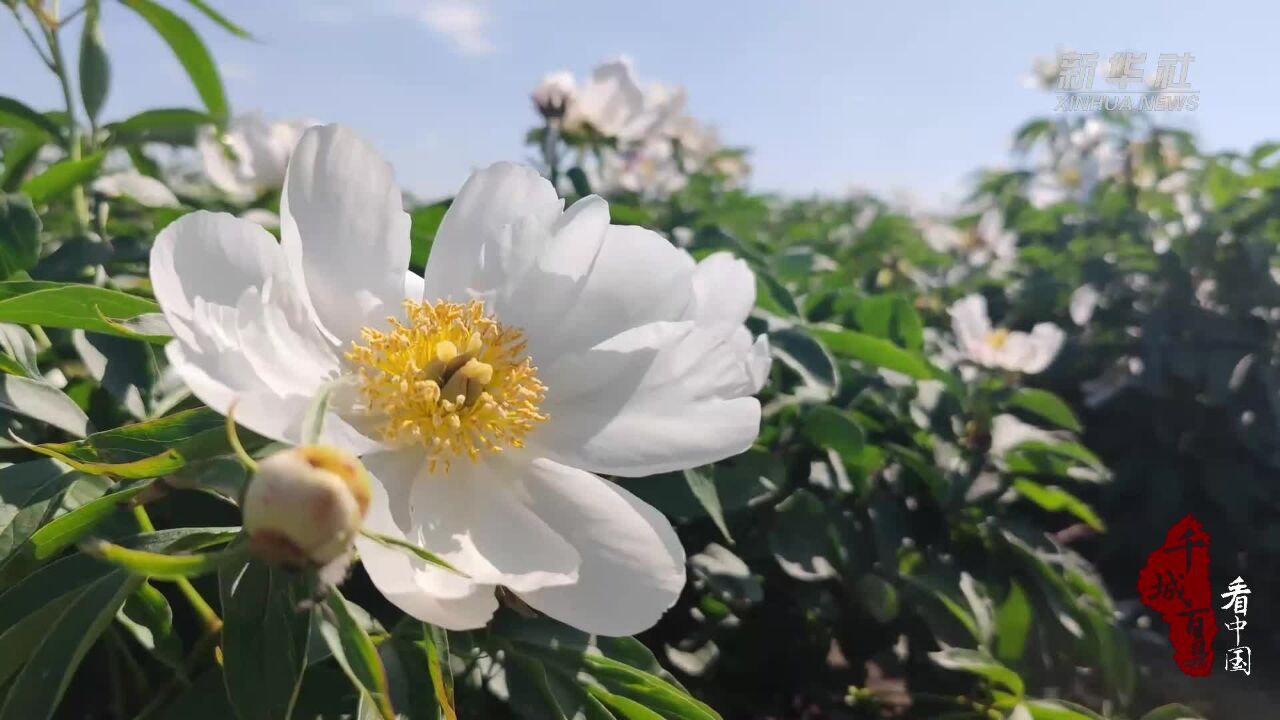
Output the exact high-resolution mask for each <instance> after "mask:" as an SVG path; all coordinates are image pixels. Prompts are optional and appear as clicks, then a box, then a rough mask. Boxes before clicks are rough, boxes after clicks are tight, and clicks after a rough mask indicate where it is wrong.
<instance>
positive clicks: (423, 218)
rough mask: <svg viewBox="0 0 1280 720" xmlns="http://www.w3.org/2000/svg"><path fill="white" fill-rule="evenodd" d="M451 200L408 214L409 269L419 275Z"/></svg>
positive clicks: (424, 265)
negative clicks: (409, 222) (409, 223)
mask: <svg viewBox="0 0 1280 720" xmlns="http://www.w3.org/2000/svg"><path fill="white" fill-rule="evenodd" d="M452 202H453V201H452V200H442V201H440V202H438V203H433V204H431V205H427V206H425V207H420V208H416V209H414V210H413V212H412V213H410V215H409V217H410V218H411V222H412V224H411V225H410V226H409V245H410V254H409V267H410V268H411V269H412V270H413V271H414V272H416V273H418V274H419V275H421V274H422V271H423V269H424V268H426V266H427V258H428V257H429V256H430V255H431V244H432V242H433V241H434V240H435V237H436V231H437V230H439V229H440V223H441V222H442V221H443V220H444V214H445V213H446V212H448V211H449V205H450V204H452Z"/></svg>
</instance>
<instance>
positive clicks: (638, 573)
mask: <svg viewBox="0 0 1280 720" xmlns="http://www.w3.org/2000/svg"><path fill="white" fill-rule="evenodd" d="M526 487H527V488H528V491H529V498H530V506H531V507H532V509H533V511H534V512H536V513H537V514H538V515H539V517H541V518H542V519H543V520H545V521H546V522H547V524H549V525H550V526H551V527H552V528H554V529H555V530H556V532H558V533H560V534H561V535H562V536H564V537H565V538H566V539H567V540H568V541H569V542H570V543H572V544H573V546H574V547H576V548H577V549H578V553H579V554H580V555H581V557H582V565H581V568H580V570H579V577H578V582H576V583H574V584H572V585H564V586H560V587H551V588H544V589H541V590H535V591H527V592H521V593H520V597H521V599H523V600H524V601H525V602H527V603H529V605H531V606H532V607H534V608H536V609H538V610H540V611H542V612H544V613H546V614H548V615H550V616H551V617H554V618H556V619H557V620H560V621H561V622H564V623H567V624H569V625H572V626H574V627H576V628H579V629H581V630H585V631H587V632H590V633H594V634H597V635H609V636H621V635H633V634H635V633H638V632H640V631H642V630H646V629H648V628H649V627H651V626H652V625H653V624H654V623H655V622H657V621H658V618H660V617H661V616H662V614H663V613H664V612H666V610H667V609H668V608H670V607H671V606H672V604H674V603H675V601H676V599H677V598H678V597H679V596H680V590H681V588H683V587H684V582H685V567H684V559H685V556H684V549H683V548H682V547H681V546H680V540H679V538H677V537H676V534H675V531H673V530H672V529H671V524H670V523H669V522H668V521H667V519H666V518H664V517H663V516H662V514H661V513H659V512H658V511H657V510H655V509H653V508H652V507H650V506H648V505H646V504H645V503H643V502H642V501H640V500H639V499H637V498H636V497H635V496H633V495H631V494H630V493H628V492H627V491H626V490H623V489H622V488H620V487H618V486H617V485H615V484H613V483H611V482H608V481H606V480H603V479H601V478H598V477H596V476H595V475H592V474H591V473H588V472H584V471H582V470H577V469H575V468H572V467H568V466H565V465H561V464H559V463H556V462H552V461H550V460H546V459H539V460H535V461H534V462H533V463H531V464H530V466H529V470H528V480H527V482H526Z"/></svg>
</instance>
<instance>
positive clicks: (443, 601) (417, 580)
mask: <svg viewBox="0 0 1280 720" xmlns="http://www.w3.org/2000/svg"><path fill="white" fill-rule="evenodd" d="M363 460H364V465H365V468H366V469H367V470H368V471H369V474H370V475H371V481H370V491H371V492H370V500H369V513H368V515H367V516H366V517H365V521H364V525H365V528H366V529H368V530H369V531H371V532H374V533H378V534H381V535H388V536H390V537H393V538H396V539H398V540H402V541H405V542H411V540H410V537H411V536H410V534H409V528H410V520H409V518H408V512H407V511H408V508H409V489H410V486H411V485H412V481H413V477H414V476H415V474H416V472H417V470H418V468H419V467H420V466H421V465H422V463H423V461H424V459H423V457H422V455H421V454H420V453H418V452H415V451H402V452H383V453H375V454H373V455H369V456H366V457H365V458H363ZM356 549H357V550H358V551H359V552H360V560H361V562H362V563H363V564H364V568H365V571H366V572H368V573H369V578H370V579H371V580H373V584H374V585H375V586H376V587H377V588H378V590H379V591H380V592H382V594H383V595H385V596H386V598H387V599H388V600H390V601H391V602H392V603H393V604H395V605H396V606H397V607H399V608H400V609H401V610H403V611H405V612H406V613H408V614H410V615H412V616H413V617H415V618H417V619H419V620H422V621H424V622H429V623H431V624H433V625H439V626H441V627H444V628H447V629H449V630H469V629H472V628H478V627H483V626H484V624H485V623H487V622H488V621H489V618H490V617H492V615H493V612H494V611H495V610H496V609H497V608H498V602H497V599H496V598H495V596H494V587H493V586H492V585H485V584H482V583H477V582H474V581H472V580H470V579H468V578H465V577H461V576H459V575H457V574H454V573H451V572H449V571H448V570H444V569H442V568H439V567H437V566H435V565H432V564H431V563H428V562H426V561H424V560H421V559H419V558H418V557H417V556H415V555H411V554H410V553H408V552H407V551H405V550H402V549H397V548H392V547H388V546H386V545H383V544H382V543H379V542H377V541H374V540H371V539H369V538H365V537H360V538H358V539H357V540H356Z"/></svg>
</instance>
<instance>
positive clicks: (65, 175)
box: [22, 153, 102, 203]
mask: <svg viewBox="0 0 1280 720" xmlns="http://www.w3.org/2000/svg"><path fill="white" fill-rule="evenodd" d="M101 165H102V153H94V154H93V155H90V156H89V157H86V158H81V159H80V160H71V159H67V160H60V161H58V162H56V163H54V164H52V165H50V166H49V167H48V168H46V169H45V171H44V172H42V173H40V174H39V175H36V176H35V177H33V178H31V179H30V180H28V181H26V182H25V183H23V185H22V192H24V193H26V194H27V195H29V196H30V197H31V201H32V202H33V203H43V202H45V201H47V200H50V199H52V198H54V197H57V196H58V195H60V194H62V193H64V192H68V191H69V190H71V188H73V187H75V186H76V185H82V184H84V183H86V182H88V181H89V180H92V179H93V177H94V175H97V173H98V168H99V167H100V166H101Z"/></svg>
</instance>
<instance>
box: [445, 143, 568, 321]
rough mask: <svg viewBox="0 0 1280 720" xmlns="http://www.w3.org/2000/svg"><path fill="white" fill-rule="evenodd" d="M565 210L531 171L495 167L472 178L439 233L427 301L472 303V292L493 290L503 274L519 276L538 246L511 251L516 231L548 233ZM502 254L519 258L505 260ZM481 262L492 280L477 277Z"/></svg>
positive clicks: (508, 165)
mask: <svg viewBox="0 0 1280 720" xmlns="http://www.w3.org/2000/svg"><path fill="white" fill-rule="evenodd" d="M563 207H564V203H563V201H561V200H560V198H559V197H558V196H557V195H556V191H555V188H553V187H552V186H551V183H550V182H548V181H547V180H546V179H545V178H543V177H542V176H540V175H538V173H537V172H536V171H534V170H533V169H532V168H528V167H524V166H521V165H515V164H513V163H496V164H494V165H491V166H489V167H487V168H485V169H483V170H480V171H478V172H476V173H473V174H472V175H471V177H470V178H468V179H467V182H466V184H464V185H463V186H462V189H461V190H459V191H458V196H457V197H455V198H454V199H453V203H452V204H451V205H450V206H449V210H448V211H447V212H446V213H445V215H444V219H443V220H442V221H441V222H440V228H439V229H438V230H437V231H436V238H435V241H434V242H433V243H432V245H431V255H430V257H429V258H428V259H427V267H426V272H425V273H424V274H423V279H424V281H425V285H426V293H427V296H428V299H429V300H436V299H445V300H455V301H459V300H468V299H470V297H471V295H470V292H469V291H470V290H472V289H476V290H481V291H484V290H491V289H492V288H493V284H494V282H495V279H494V277H496V276H497V275H499V274H501V275H502V276H507V275H510V276H518V275H519V274H520V273H521V272H523V269H524V268H526V267H527V266H528V265H529V263H531V262H532V261H533V258H534V257H535V253H536V250H537V247H536V246H528V247H515V248H513V247H510V242H509V240H510V236H511V234H512V232H513V228H514V226H515V225H516V224H517V223H526V224H530V225H531V226H536V227H541V228H550V227H551V225H552V223H553V222H555V219H556V218H557V217H558V216H559V214H560V211H561V210H562V209H563ZM504 240H506V241H507V242H504ZM502 250H506V251H507V252H516V251H518V252H520V255H519V257H503V256H502V254H503V253H502ZM482 256H483V258H482ZM482 259H483V261H484V265H485V266H487V268H488V274H489V275H490V276H491V277H489V278H483V279H482V278H478V277H477V275H478V274H479V273H480V272H481V269H482V265H481V263H482Z"/></svg>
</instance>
